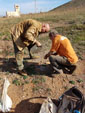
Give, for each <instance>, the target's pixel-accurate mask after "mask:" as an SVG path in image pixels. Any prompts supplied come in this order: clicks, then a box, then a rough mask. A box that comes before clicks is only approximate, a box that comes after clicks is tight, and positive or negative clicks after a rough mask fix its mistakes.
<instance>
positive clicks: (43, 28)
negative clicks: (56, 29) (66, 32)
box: [41, 24, 50, 33]
mask: <svg viewBox="0 0 85 113" xmlns="http://www.w3.org/2000/svg"><path fill="white" fill-rule="evenodd" d="M49 30H50V26H49V24H43V25H42V30H41V32H43V33H44V32H48V31H49Z"/></svg>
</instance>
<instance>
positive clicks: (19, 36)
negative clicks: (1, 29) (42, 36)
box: [11, 19, 42, 50]
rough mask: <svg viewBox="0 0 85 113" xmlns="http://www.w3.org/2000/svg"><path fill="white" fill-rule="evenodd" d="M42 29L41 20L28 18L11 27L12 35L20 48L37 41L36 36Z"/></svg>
mask: <svg viewBox="0 0 85 113" xmlns="http://www.w3.org/2000/svg"><path fill="white" fill-rule="evenodd" d="M41 29H42V24H41V23H40V22H38V21H36V20H33V19H28V20H26V21H23V22H21V23H19V24H16V25H14V26H13V27H12V28H11V35H12V37H13V41H14V43H15V44H16V45H17V47H18V49H19V50H22V49H24V48H25V47H26V46H28V45H29V44H30V43H31V42H34V41H35V38H36V37H37V36H38V35H39V32H41Z"/></svg>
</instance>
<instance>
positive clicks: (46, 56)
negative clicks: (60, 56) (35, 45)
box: [44, 51, 53, 59]
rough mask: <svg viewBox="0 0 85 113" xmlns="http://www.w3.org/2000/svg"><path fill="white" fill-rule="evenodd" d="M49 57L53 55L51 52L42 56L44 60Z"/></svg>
mask: <svg viewBox="0 0 85 113" xmlns="http://www.w3.org/2000/svg"><path fill="white" fill-rule="evenodd" d="M50 55H53V52H52V51H50V52H48V53H47V54H46V55H45V56H44V59H47V58H48V57H50Z"/></svg>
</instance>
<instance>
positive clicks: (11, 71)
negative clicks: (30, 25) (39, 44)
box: [0, 41, 85, 113]
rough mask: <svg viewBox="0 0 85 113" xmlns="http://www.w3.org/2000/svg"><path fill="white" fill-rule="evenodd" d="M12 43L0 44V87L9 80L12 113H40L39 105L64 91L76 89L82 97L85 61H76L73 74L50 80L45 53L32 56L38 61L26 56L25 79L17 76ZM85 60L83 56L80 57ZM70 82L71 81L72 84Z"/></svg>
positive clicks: (56, 76)
mask: <svg viewBox="0 0 85 113" xmlns="http://www.w3.org/2000/svg"><path fill="white" fill-rule="evenodd" d="M12 52H13V46H12V42H11V41H0V86H2V84H3V80H4V77H7V78H8V80H9V81H10V86H9V88H8V95H9V96H10V97H11V99H12V102H13V105H12V110H11V111H10V112H11V113H39V110H40V106H41V104H42V103H43V101H44V100H45V99H46V98H47V97H51V98H52V99H55V100H57V99H58V98H59V97H60V96H61V95H62V93H63V92H64V91H66V90H67V89H69V88H71V87H73V86H77V87H78V88H79V89H80V90H81V91H82V93H83V94H85V60H79V62H78V64H77V69H76V70H75V72H74V73H73V74H62V75H55V77H54V78H52V77H50V75H49V73H50V71H51V70H50V67H49V61H48V60H44V59H43V57H44V55H45V53H46V52H47V51H45V52H43V51H42V50H41V51H40V52H39V53H35V56H37V59H32V60H30V59H29V56H27V55H25V60H24V64H25V66H26V69H27V70H28V73H29V72H30V73H29V75H28V77H27V78H25V77H22V76H20V75H19V74H17V70H16V62H15V58H14V54H13V55H11V53H12ZM83 56H84V57H85V54H83ZM70 81H73V83H71V82H70Z"/></svg>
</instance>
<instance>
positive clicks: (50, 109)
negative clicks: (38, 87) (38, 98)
mask: <svg viewBox="0 0 85 113" xmlns="http://www.w3.org/2000/svg"><path fill="white" fill-rule="evenodd" d="M56 111H57V107H56V105H55V104H54V103H53V102H52V100H51V99H50V98H47V99H46V100H45V102H44V103H43V104H42V106H41V109H40V112H39V113H56Z"/></svg>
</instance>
